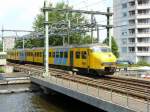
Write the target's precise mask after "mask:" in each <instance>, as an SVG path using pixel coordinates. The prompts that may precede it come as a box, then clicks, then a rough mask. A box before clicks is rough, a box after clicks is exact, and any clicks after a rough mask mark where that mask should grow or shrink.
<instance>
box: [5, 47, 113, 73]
mask: <svg viewBox="0 0 150 112" xmlns="http://www.w3.org/2000/svg"><path fill="white" fill-rule="evenodd" d="M7 60H8V61H13V62H20V63H33V64H43V63H44V48H33V49H24V50H23V49H15V50H10V51H8V52H7ZM49 65H52V66H59V67H63V68H71V69H77V70H80V71H84V72H88V73H96V74H99V75H109V74H110V75H111V74H113V73H114V72H115V70H116V57H115V56H114V55H113V53H112V52H111V50H110V48H109V47H108V46H106V45H101V44H90V45H81V46H65V47H64V46H63V47H62V46H57V47H50V48H49Z"/></svg>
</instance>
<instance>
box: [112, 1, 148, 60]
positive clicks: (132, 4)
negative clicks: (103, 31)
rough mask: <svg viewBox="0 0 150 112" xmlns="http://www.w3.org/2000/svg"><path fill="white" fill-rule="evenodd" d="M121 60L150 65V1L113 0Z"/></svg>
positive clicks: (115, 30) (114, 20)
mask: <svg viewBox="0 0 150 112" xmlns="http://www.w3.org/2000/svg"><path fill="white" fill-rule="evenodd" d="M113 12H114V19H113V22H114V31H113V33H114V37H115V38H116V41H117V43H118V46H119V53H120V59H123V60H130V61H132V62H134V63H137V62H139V61H146V62H148V63H150V0H113Z"/></svg>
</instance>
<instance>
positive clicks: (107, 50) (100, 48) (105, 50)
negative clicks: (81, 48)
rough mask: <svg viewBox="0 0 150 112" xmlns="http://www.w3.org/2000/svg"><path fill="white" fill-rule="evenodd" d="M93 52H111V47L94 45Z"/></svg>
mask: <svg viewBox="0 0 150 112" xmlns="http://www.w3.org/2000/svg"><path fill="white" fill-rule="evenodd" d="M92 50H93V52H111V49H110V48H108V47H93V48H92Z"/></svg>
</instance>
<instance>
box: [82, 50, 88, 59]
mask: <svg viewBox="0 0 150 112" xmlns="http://www.w3.org/2000/svg"><path fill="white" fill-rule="evenodd" d="M86 58H87V53H86V51H82V59H86Z"/></svg>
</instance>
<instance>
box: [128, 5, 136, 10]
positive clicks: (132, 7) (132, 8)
mask: <svg viewBox="0 0 150 112" xmlns="http://www.w3.org/2000/svg"><path fill="white" fill-rule="evenodd" d="M128 10H129V11H133V10H136V7H135V5H133V6H129V8H128Z"/></svg>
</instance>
